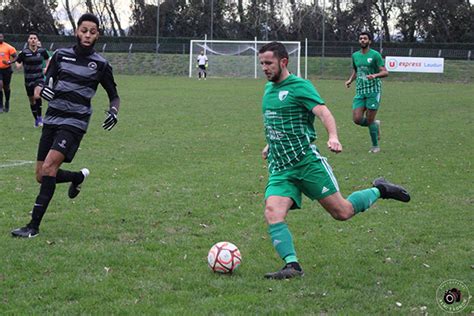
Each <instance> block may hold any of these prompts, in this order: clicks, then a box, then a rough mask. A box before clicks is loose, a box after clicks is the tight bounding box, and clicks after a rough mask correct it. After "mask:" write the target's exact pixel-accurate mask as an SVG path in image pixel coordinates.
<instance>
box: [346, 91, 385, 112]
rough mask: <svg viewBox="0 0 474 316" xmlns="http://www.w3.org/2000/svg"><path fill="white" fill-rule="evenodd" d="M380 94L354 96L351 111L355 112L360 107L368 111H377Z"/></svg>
mask: <svg viewBox="0 0 474 316" xmlns="http://www.w3.org/2000/svg"><path fill="white" fill-rule="evenodd" d="M380 98H381V93H380V92H373V93H366V94H356V96H355V97H354V100H353V101H352V109H353V110H355V109H357V108H360V107H365V108H366V109H368V110H375V111H377V110H378V109H379V107H380Z"/></svg>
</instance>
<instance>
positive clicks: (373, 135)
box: [369, 122, 379, 147]
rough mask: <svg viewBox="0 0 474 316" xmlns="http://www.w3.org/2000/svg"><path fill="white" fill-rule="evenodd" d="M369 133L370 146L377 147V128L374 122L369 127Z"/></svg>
mask: <svg viewBox="0 0 474 316" xmlns="http://www.w3.org/2000/svg"><path fill="white" fill-rule="evenodd" d="M369 133H370V138H371V140H372V146H373V147H378V146H379V126H378V125H377V124H376V123H375V122H373V123H372V124H370V125H369Z"/></svg>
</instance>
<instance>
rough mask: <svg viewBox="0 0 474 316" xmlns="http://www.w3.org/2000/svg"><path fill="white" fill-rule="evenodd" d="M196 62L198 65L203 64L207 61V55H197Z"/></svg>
mask: <svg viewBox="0 0 474 316" xmlns="http://www.w3.org/2000/svg"><path fill="white" fill-rule="evenodd" d="M197 62H198V65H199V66H204V65H205V64H206V63H207V56H206V55H199V56H198V57H197Z"/></svg>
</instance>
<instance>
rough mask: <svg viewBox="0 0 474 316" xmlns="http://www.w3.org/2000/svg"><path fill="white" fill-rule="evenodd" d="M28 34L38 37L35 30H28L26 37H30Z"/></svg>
mask: <svg viewBox="0 0 474 316" xmlns="http://www.w3.org/2000/svg"><path fill="white" fill-rule="evenodd" d="M30 35H36V37H37V38H39V36H38V33H36V32H35V31H31V32H28V37H30Z"/></svg>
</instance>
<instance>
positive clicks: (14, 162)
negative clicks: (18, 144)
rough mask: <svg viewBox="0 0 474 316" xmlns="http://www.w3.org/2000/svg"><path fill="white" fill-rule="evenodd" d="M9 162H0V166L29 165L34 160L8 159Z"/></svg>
mask: <svg viewBox="0 0 474 316" xmlns="http://www.w3.org/2000/svg"><path fill="white" fill-rule="evenodd" d="M8 161H9V162H7V163H2V164H0V168H10V167H17V166H23V165H29V164H32V163H35V162H34V161H30V160H8Z"/></svg>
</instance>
